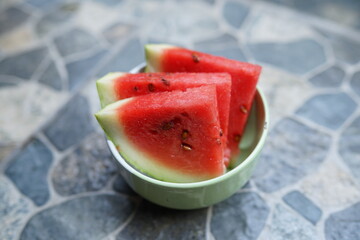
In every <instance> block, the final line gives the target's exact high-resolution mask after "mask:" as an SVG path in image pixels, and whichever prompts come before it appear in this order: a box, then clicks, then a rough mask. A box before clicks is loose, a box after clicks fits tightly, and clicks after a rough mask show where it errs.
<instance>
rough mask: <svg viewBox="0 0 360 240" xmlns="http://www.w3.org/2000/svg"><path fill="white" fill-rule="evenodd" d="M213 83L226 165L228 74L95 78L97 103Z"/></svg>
mask: <svg viewBox="0 0 360 240" xmlns="http://www.w3.org/2000/svg"><path fill="white" fill-rule="evenodd" d="M204 85H215V86H216V94H217V106H218V112H219V119H220V127H221V130H222V136H221V142H222V144H223V146H224V149H225V156H224V159H225V164H226V165H227V166H228V164H229V158H230V150H228V149H227V148H225V146H226V145H227V130H228V123H229V107H230V93H231V77H230V75H229V74H228V73H215V74H214V73H137V74H131V73H121V72H113V73H109V74H107V75H105V76H104V77H102V78H101V79H99V80H97V82H96V86H97V90H98V94H99V98H100V102H101V106H102V107H105V106H106V105H108V104H110V103H112V102H115V101H118V100H121V99H125V98H129V97H134V96H141V95H145V94H150V93H155V92H164V91H174V90H182V91H185V90H186V89H188V88H194V87H200V86H204Z"/></svg>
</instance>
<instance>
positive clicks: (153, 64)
mask: <svg viewBox="0 0 360 240" xmlns="http://www.w3.org/2000/svg"><path fill="white" fill-rule="evenodd" d="M175 47H176V46H173V45H169V44H146V45H145V59H146V63H147V65H146V67H145V72H161V69H160V66H159V64H160V62H161V61H160V60H159V58H160V56H161V53H162V52H163V51H164V50H165V49H169V48H175Z"/></svg>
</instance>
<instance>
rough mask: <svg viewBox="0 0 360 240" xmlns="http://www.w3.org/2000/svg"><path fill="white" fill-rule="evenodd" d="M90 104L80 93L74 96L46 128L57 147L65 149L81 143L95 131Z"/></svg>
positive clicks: (61, 149) (48, 135) (45, 130)
mask: <svg viewBox="0 0 360 240" xmlns="http://www.w3.org/2000/svg"><path fill="white" fill-rule="evenodd" d="M92 117H93V116H91V115H90V113H89V104H88V102H87V101H86V99H85V98H84V97H82V96H80V95H76V96H75V97H73V98H72V99H71V100H70V101H69V102H68V104H67V105H66V106H65V107H63V108H62V109H61V110H60V111H59V112H58V113H57V115H56V116H55V117H54V118H53V121H52V122H50V123H49V124H48V125H47V126H46V127H45V129H44V133H45V135H46V136H47V137H48V138H49V140H50V141H51V142H52V143H53V144H54V145H55V147H56V148H57V149H59V150H60V151H63V150H65V149H67V148H69V147H71V146H73V145H76V144H78V143H80V142H81V141H82V140H83V139H84V138H85V137H86V136H87V135H88V134H89V133H91V132H92V131H93V126H92V124H91V123H92V121H91V118H92Z"/></svg>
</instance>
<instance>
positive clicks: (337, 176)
mask: <svg viewBox="0 0 360 240" xmlns="http://www.w3.org/2000/svg"><path fill="white" fill-rule="evenodd" d="M300 188H301V190H302V192H303V193H304V194H305V195H306V196H309V197H310V198H311V199H312V200H313V201H314V202H316V203H317V205H318V206H321V207H322V209H326V208H334V207H335V208H338V207H342V206H346V205H349V204H352V203H355V202H356V201H359V200H360V190H359V189H357V187H356V184H355V182H354V181H353V180H352V178H351V176H349V174H348V173H346V172H345V171H343V170H342V169H341V167H340V166H338V165H337V164H336V163H334V162H332V161H326V162H325V163H324V165H323V166H321V168H320V169H319V171H318V172H316V173H314V174H312V175H310V176H308V177H307V178H306V179H304V180H303V182H302V183H301V186H300Z"/></svg>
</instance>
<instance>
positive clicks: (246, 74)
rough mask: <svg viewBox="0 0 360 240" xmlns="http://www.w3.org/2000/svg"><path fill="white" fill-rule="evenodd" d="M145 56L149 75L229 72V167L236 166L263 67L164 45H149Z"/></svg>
mask: <svg viewBox="0 0 360 240" xmlns="http://www.w3.org/2000/svg"><path fill="white" fill-rule="evenodd" d="M145 55H146V60H147V69H146V71H147V72H227V73H229V74H230V75H231V78H232V86H231V101H230V114H229V128H228V146H229V147H230V149H231V158H232V159H231V163H230V165H231V166H232V167H234V166H235V165H236V162H237V161H236V159H237V156H238V154H239V153H240V149H239V142H240V140H241V136H242V134H243V131H244V128H245V125H246V121H247V118H248V115H249V112H250V109H251V105H252V101H253V98H254V95H255V92H256V84H257V82H258V78H259V75H260V72H261V67H260V66H258V65H254V64H250V63H245V62H239V61H235V60H230V59H226V58H223V57H218V56H213V55H210V54H206V53H201V52H196V51H192V50H189V49H185V48H180V47H176V46H171V45H163V44H149V45H146V46H145Z"/></svg>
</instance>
